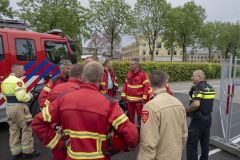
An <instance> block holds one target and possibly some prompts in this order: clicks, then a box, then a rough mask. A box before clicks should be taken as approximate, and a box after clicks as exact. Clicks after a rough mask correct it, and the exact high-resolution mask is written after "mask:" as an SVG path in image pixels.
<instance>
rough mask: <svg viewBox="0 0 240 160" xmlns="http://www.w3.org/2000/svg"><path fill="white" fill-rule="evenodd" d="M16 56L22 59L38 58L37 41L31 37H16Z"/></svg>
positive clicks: (31, 59)
mask: <svg viewBox="0 0 240 160" xmlns="http://www.w3.org/2000/svg"><path fill="white" fill-rule="evenodd" d="M16 56H17V59H18V60H20V61H34V60H36V51H35V42H34V40H31V39H16Z"/></svg>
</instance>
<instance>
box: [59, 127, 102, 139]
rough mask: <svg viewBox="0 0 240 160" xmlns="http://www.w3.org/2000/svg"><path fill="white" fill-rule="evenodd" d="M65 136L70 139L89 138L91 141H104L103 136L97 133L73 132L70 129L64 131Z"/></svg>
mask: <svg viewBox="0 0 240 160" xmlns="http://www.w3.org/2000/svg"><path fill="white" fill-rule="evenodd" d="M63 132H64V134H65V135H69V136H70V137H71V138H80V139H84V138H91V139H101V140H103V141H105V140H106V135H105V134H99V133H97V132H87V131H73V130H70V129H65V130H64V131H63Z"/></svg>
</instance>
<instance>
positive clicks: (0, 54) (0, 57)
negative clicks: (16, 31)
mask: <svg viewBox="0 0 240 160" xmlns="http://www.w3.org/2000/svg"><path fill="white" fill-rule="evenodd" d="M3 59H4V52H3V41H2V37H1V36H0V60H3Z"/></svg>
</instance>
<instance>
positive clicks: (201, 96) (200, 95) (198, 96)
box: [192, 93, 203, 98]
mask: <svg viewBox="0 0 240 160" xmlns="http://www.w3.org/2000/svg"><path fill="white" fill-rule="evenodd" d="M192 98H203V94H202V93H199V94H197V95H195V94H192Z"/></svg>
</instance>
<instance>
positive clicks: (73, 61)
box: [70, 53, 77, 64]
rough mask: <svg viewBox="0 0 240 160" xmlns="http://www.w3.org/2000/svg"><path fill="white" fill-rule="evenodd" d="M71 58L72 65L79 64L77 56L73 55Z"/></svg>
mask: <svg viewBox="0 0 240 160" xmlns="http://www.w3.org/2000/svg"><path fill="white" fill-rule="evenodd" d="M70 56H71V62H72V64H75V63H77V54H75V53H72V54H71V55H70Z"/></svg>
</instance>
